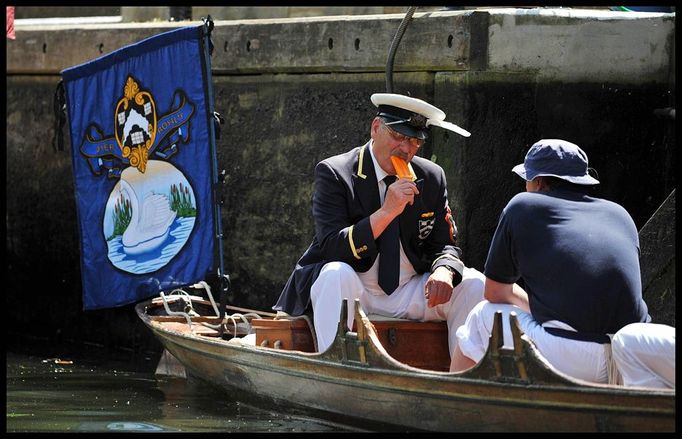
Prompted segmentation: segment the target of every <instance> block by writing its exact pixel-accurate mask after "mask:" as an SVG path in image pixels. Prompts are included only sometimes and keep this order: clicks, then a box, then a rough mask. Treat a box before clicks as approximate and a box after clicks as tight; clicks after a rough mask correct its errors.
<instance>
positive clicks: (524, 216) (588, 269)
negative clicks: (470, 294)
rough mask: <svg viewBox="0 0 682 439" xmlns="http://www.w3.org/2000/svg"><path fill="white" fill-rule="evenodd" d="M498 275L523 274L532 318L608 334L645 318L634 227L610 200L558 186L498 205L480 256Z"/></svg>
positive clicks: (506, 279)
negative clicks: (496, 218) (485, 248)
mask: <svg viewBox="0 0 682 439" xmlns="http://www.w3.org/2000/svg"><path fill="white" fill-rule="evenodd" d="M484 271H485V275H486V276H487V277H489V278H490V279H492V280H494V281H497V282H500V283H507V284H510V283H515V282H517V281H518V280H519V279H522V280H523V283H524V288H525V290H526V292H527V293H528V298H529V303H530V311H531V314H532V315H533V318H534V319H535V320H536V321H538V322H539V323H544V322H546V321H548V320H559V321H562V322H564V323H567V324H569V325H571V326H572V327H573V328H574V329H575V330H577V331H579V332H595V333H602V334H612V333H614V332H616V331H617V330H619V329H620V328H622V327H623V326H625V325H626V324H628V323H633V322H645V321H646V319H647V316H648V310H647V306H646V304H645V303H644V300H643V299H642V282H641V277H640V269H639V238H638V235H637V228H636V227H635V224H634V222H633V221H632V218H631V217H630V215H629V214H628V213H627V211H626V210H625V209H624V208H623V207H621V206H619V205H618V204H616V203H613V202H611V201H608V200H603V199H600V198H594V197H591V196H589V195H586V194H584V193H580V192H573V191H570V190H566V189H560V190H553V191H549V192H522V193H519V194H517V195H516V196H514V197H513V198H512V199H511V200H510V201H509V203H508V204H507V206H506V207H505V208H504V210H503V211H502V215H501V216H500V220H499V223H498V226H497V230H496V231H495V235H494V236H493V241H492V243H491V246H490V250H489V252H488V259H487V261H486V263H485V270H484Z"/></svg>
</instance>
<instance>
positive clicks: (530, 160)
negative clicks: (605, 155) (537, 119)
mask: <svg viewBox="0 0 682 439" xmlns="http://www.w3.org/2000/svg"><path fill="white" fill-rule="evenodd" d="M512 172H515V173H516V174H518V175H519V176H520V177H521V178H523V179H524V180H526V181H531V180H533V179H534V178H535V177H537V176H549V177H557V178H561V179H562V180H566V181H568V182H570V183H574V184H583V185H594V184H599V180H597V179H596V178H594V177H592V176H591V175H590V174H589V172H588V166H587V154H585V151H583V150H582V149H580V147H579V146H578V145H576V144H574V143H571V142H567V141H566V140H561V139H542V140H539V141H537V142H535V144H534V145H533V146H531V148H530V149H529V150H528V153H527V154H526V158H525V160H524V161H523V163H521V164H520V165H516V166H514V168H513V169H512Z"/></svg>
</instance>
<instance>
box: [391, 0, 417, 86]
mask: <svg viewBox="0 0 682 439" xmlns="http://www.w3.org/2000/svg"><path fill="white" fill-rule="evenodd" d="M416 10H417V7H416V6H410V7H409V8H408V10H407V13H406V14H405V17H403V20H402V21H401V22H400V26H398V31H397V32H396V33H395V36H394V37H393V41H391V47H390V49H389V50H388V59H387V60H386V93H393V59H394V58H395V53H396V51H397V50H398V45H399V44H400V40H401V39H402V38H403V34H404V33H405V29H407V25H408V24H409V22H410V20H411V19H412V15H413V14H414V11H416Z"/></svg>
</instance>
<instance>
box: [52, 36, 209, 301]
mask: <svg viewBox="0 0 682 439" xmlns="http://www.w3.org/2000/svg"><path fill="white" fill-rule="evenodd" d="M206 41H208V39H207V38H205V36H204V27H203V26H199V27H186V28H181V29H177V30H173V31H170V32H165V33H163V34H159V35H156V36H154V37H151V38H148V39H146V40H143V41H141V42H139V43H136V44H132V45H130V46H126V47H123V48H121V49H119V50H117V51H115V52H112V53H110V54H108V55H106V56H103V57H101V58H97V59H95V60H93V61H90V62H88V63H85V64H81V65H79V66H75V67H71V68H68V69H66V70H64V71H62V78H63V81H64V88H65V91H66V103H67V110H68V115H69V120H70V133H71V145H72V160H73V174H74V183H75V191H76V204H77V211H78V226H79V232H80V239H81V241H80V245H81V272H82V280H83V309H85V310H90V309H98V308H109V307H114V306H121V305H125V304H129V303H133V302H137V301H139V300H142V299H145V298H148V297H151V296H153V295H156V294H158V292H159V291H162V290H170V289H173V288H176V287H181V286H185V285H189V284H192V283H195V282H198V281H199V280H202V279H204V278H205V277H206V275H207V273H208V272H210V271H211V270H212V268H213V265H214V254H213V250H214V233H215V228H214V227H215V226H214V224H215V222H214V221H215V216H214V211H213V209H214V204H213V199H212V191H211V187H212V186H211V185H212V174H211V169H212V166H213V165H212V161H211V160H212V157H213V156H212V149H211V148H212V144H213V142H214V139H213V131H212V130H211V129H210V128H212V127H211V126H210V125H209V124H212V123H213V113H212V108H213V104H212V102H210V98H209V90H210V81H211V76H210V71H211V70H210V59H208V56H207V55H205V52H206V50H205V47H204V45H205V42H206ZM209 115H210V117H209Z"/></svg>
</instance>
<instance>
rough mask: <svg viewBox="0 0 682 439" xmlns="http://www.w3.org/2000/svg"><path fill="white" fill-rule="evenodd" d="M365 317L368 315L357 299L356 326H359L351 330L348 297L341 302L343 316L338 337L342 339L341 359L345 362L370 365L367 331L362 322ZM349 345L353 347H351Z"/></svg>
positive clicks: (340, 319) (337, 333) (340, 320)
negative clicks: (355, 330) (354, 330)
mask: <svg viewBox="0 0 682 439" xmlns="http://www.w3.org/2000/svg"><path fill="white" fill-rule="evenodd" d="M363 318H366V316H365V313H364V312H363V311H362V309H361V307H360V300H358V299H355V326H356V327H357V332H353V331H350V330H349V329H348V326H347V322H348V299H344V300H343V302H341V316H340V318H339V328H338V330H337V332H336V338H337V339H339V340H340V341H341V354H342V359H341V361H342V362H343V363H344V364H355V365H359V366H369V363H368V362H367V345H368V341H367V332H366V330H365V325H364V324H363V322H362V319H363ZM349 346H350V347H351V349H349ZM353 348H354V349H353Z"/></svg>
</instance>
